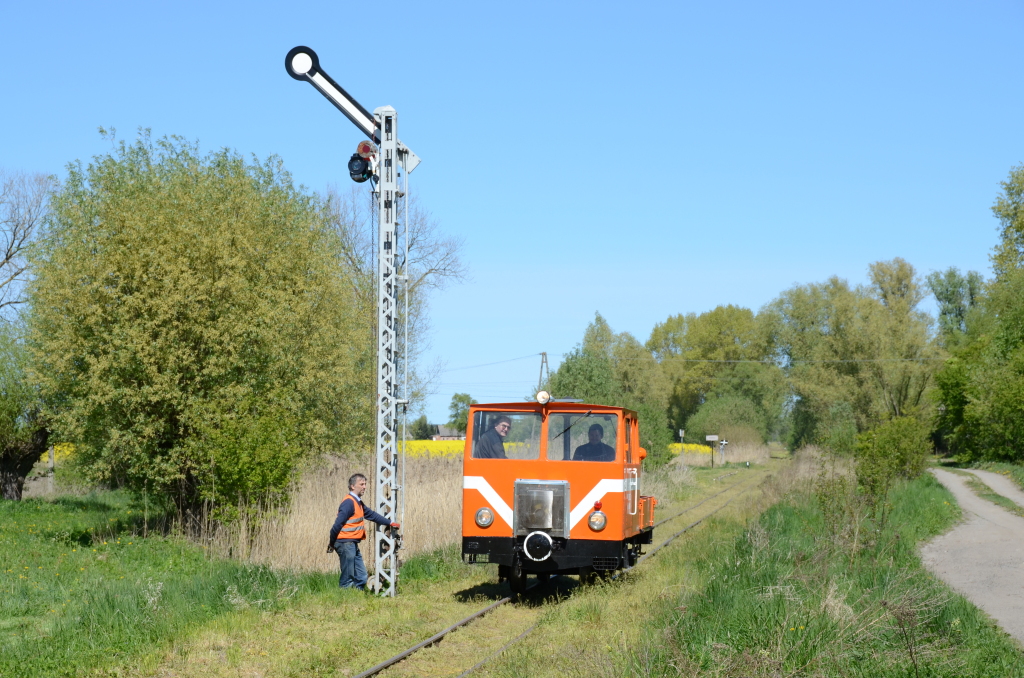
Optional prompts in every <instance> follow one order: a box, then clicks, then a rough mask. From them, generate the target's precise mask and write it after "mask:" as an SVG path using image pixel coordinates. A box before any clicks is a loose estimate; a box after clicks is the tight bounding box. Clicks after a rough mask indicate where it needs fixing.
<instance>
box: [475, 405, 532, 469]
mask: <svg viewBox="0 0 1024 678" xmlns="http://www.w3.org/2000/svg"><path fill="white" fill-rule="evenodd" d="M539 458H540V414H538V413H536V412H479V411H478V412H476V413H475V414H474V416H473V459H539Z"/></svg>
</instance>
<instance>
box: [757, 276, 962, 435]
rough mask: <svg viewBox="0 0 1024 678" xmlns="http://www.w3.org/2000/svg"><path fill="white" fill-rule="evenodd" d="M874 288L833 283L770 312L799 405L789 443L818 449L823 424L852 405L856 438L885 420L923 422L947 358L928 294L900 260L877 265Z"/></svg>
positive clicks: (790, 297) (790, 293)
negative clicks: (926, 303) (923, 305)
mask: <svg viewBox="0 0 1024 678" xmlns="http://www.w3.org/2000/svg"><path fill="white" fill-rule="evenodd" d="M869 273H870V277H871V282H872V284H871V285H870V286H866V287H857V288H852V287H850V285H849V284H848V283H847V282H846V281H845V280H841V279H839V278H836V277H833V278H830V279H829V280H828V281H826V282H824V283H814V284H810V285H801V286H797V287H794V288H792V289H790V290H787V291H786V292H784V293H783V294H782V295H781V296H780V297H779V298H778V299H777V300H776V301H774V302H772V304H771V305H770V306H769V307H768V309H766V311H765V312H766V313H771V314H773V315H774V316H775V318H776V320H775V321H774V327H775V328H776V329H775V332H776V345H777V346H778V350H779V354H780V357H781V359H782V362H783V364H786V365H787V372H788V376H789V379H790V382H791V384H792V387H793V391H794V393H795V396H796V400H795V402H794V405H793V410H792V415H793V427H792V430H791V437H790V440H789V444H790V446H791V447H799V446H800V445H803V444H806V443H812V442H817V441H818V439H819V432H818V431H817V429H818V426H819V423H820V422H821V421H823V420H824V419H825V418H826V417H827V416H828V413H829V411H830V410H831V408H832V407H833V406H834V405H836V404H837V403H847V404H848V405H849V407H850V409H851V410H852V412H853V420H854V421H855V422H856V426H857V430H858V431H865V430H868V429H869V428H872V427H873V426H875V425H877V424H878V423H880V422H882V421H886V420H887V419H890V418H894V417H901V416H910V415H914V416H926V414H925V413H926V411H927V408H928V406H929V404H930V402H931V401H930V400H929V399H928V396H927V394H928V393H929V389H930V388H931V387H932V386H933V383H934V382H933V375H934V373H935V371H936V370H937V369H938V367H939V366H940V364H941V359H942V357H943V356H944V354H943V352H942V350H941V349H940V348H939V347H938V346H937V344H936V343H935V341H934V338H933V336H932V331H931V326H932V320H931V318H930V317H929V316H928V315H927V314H926V313H924V312H923V311H921V310H919V309H918V305H919V304H920V302H921V300H922V298H923V294H924V293H923V289H922V287H921V284H920V282H919V281H918V279H917V276H916V273H915V271H914V269H913V267H912V266H911V265H910V264H909V263H907V262H906V261H904V260H903V259H899V258H897V259H893V260H891V261H884V262H876V263H874V264H872V265H871V266H870V268H869Z"/></svg>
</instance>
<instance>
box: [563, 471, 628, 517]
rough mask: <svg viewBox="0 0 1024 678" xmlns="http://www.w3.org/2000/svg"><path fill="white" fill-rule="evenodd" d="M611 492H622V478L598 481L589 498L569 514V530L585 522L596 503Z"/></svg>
mask: <svg viewBox="0 0 1024 678" xmlns="http://www.w3.org/2000/svg"><path fill="white" fill-rule="evenodd" d="M609 492H622V479H621V478H605V479H604V480H601V481H598V483H597V485H594V489H592V490H591V491H590V492H588V493H587V496H585V497H583V499H581V500H580V503H578V504H576V508H574V509H573V510H572V511H571V512H570V513H569V529H570V530H571V529H572V528H574V527H576V523H578V522H580V521H581V520H583V516H585V515H587V514H588V513H590V511H591V509H593V507H594V502H595V501H597V500H599V499H600V498H601V497H603V496H604V495H606V494H608V493H609Z"/></svg>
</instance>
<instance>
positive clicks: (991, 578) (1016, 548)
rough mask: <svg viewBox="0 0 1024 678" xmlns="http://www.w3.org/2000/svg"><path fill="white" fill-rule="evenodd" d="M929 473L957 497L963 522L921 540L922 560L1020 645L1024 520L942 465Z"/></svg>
mask: <svg viewBox="0 0 1024 678" xmlns="http://www.w3.org/2000/svg"><path fill="white" fill-rule="evenodd" d="M931 472H932V473H934V474H935V477H936V478H938V479H939V482H940V483H942V484H943V485H944V486H945V487H946V489H948V490H949V491H950V492H952V493H953V496H954V497H956V501H957V503H959V504H960V508H961V509H962V510H963V515H964V520H963V522H962V523H960V524H959V525H957V526H956V527H954V528H953V529H952V530H950V531H949V532H947V533H946V534H944V535H941V536H939V537H936V538H935V539H933V540H931V541H930V542H928V543H927V544H925V545H924V546H923V547H922V548H921V560H922V562H923V563H924V565H925V567H927V568H928V570H929V571H931V572H932V574H934V575H935V576H936V577H938V578H939V579H941V580H942V581H944V582H946V583H947V584H949V586H951V587H952V588H954V589H955V590H956V591H957V592H959V593H961V594H963V595H964V596H965V597H966V598H967V599H968V600H970V601H971V602H972V603H974V604H975V605H977V606H978V607H980V608H981V609H982V610H984V611H985V612H987V613H988V614H989V615H990V616H991V617H992V618H993V619H995V620H996V621H997V622H998V623H999V625H1000V626H1001V627H1002V628H1003V630H1004V631H1006V632H1007V633H1009V634H1010V635H1011V636H1013V637H1014V638H1015V639H1017V641H1018V642H1021V643H1024V518H1019V517H1017V516H1015V515H1013V514H1011V513H1009V512H1007V511H1005V510H1003V509H1002V508H1000V507H999V506H996V505H995V504H993V503H991V502H988V501H985V500H984V499H982V498H980V497H978V496H977V495H976V494H974V492H972V491H971V490H970V489H969V488H968V487H967V485H966V479H965V478H964V477H963V476H958V475H957V474H955V473H950V472H949V471H943V470H941V469H932V470H931ZM974 473H975V475H978V472H974ZM989 475H993V476H996V477H997V478H1001V479H1003V480H1006V479H1005V478H1002V476H999V475H998V474H995V473H991V474H989ZM979 477H982V479H983V480H986V479H985V478H984V477H983V476H979ZM986 482H987V480H986ZM1007 482H1010V481H1008V480H1007ZM989 486H990V487H992V485H989ZM992 489H993V490H996V488H995V487H993V488H992ZM996 491H997V492H999V494H1003V492H1002V491H1001V490H996ZM1018 492H1019V490H1018Z"/></svg>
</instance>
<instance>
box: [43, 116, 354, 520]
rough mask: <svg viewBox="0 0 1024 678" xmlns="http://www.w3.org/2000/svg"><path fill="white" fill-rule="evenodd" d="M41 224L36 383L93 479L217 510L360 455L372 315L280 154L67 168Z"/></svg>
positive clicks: (179, 149) (138, 145)
mask: <svg viewBox="0 0 1024 678" xmlns="http://www.w3.org/2000/svg"><path fill="white" fill-rule="evenodd" d="M49 226H50V232H51V237H50V239H49V240H48V242H47V243H46V246H45V247H44V248H42V249H41V251H40V252H39V254H38V258H37V272H38V277H37V279H36V280H35V282H34V283H33V285H32V288H31V293H32V302H33V305H32V313H31V317H30V331H31V344H32V348H33V360H32V368H31V374H32V377H33V379H34V383H35V384H36V385H37V387H38V388H39V390H40V393H41V395H42V397H43V398H44V401H45V403H46V411H47V412H48V414H49V417H50V420H51V421H52V425H53V430H54V433H55V434H56V436H57V437H58V438H59V439H61V440H65V441H70V442H74V443H75V445H76V452H77V454H78V457H79V461H80V463H81V467H82V469H83V471H84V472H85V473H86V474H87V476H88V477H89V478H91V479H92V480H95V481H105V482H108V483H114V484H120V485H124V486H127V487H128V488H130V489H132V490H135V491H139V492H142V491H148V492H149V494H150V496H153V495H155V494H156V495H161V494H162V495H163V496H166V497H169V498H170V499H171V500H172V501H173V502H174V504H175V505H176V506H177V508H178V509H179V511H188V510H192V509H195V508H196V507H197V506H198V504H199V503H200V502H202V501H210V502H212V503H213V504H214V505H215V506H219V507H221V508H223V509H225V510H228V507H234V506H238V505H240V504H241V503H243V502H246V501H249V500H253V501H255V500H261V501H274V500H275V499H279V498H281V497H283V496H284V493H285V491H286V488H287V487H288V486H289V484H290V483H291V481H292V479H293V478H294V477H295V474H296V473H297V472H298V470H299V469H300V468H301V466H302V464H303V462H304V460H306V459H308V458H310V456H311V455H315V454H318V453H322V452H324V451H327V450H339V448H343V447H352V448H356V447H360V446H367V445H369V444H370V440H371V437H372V433H370V432H371V431H372V429H373V426H372V407H373V404H372V402H371V395H372V393H373V387H372V383H373V368H372V365H373V359H372V355H371V354H370V351H371V350H372V343H371V342H369V341H367V336H368V331H367V329H366V328H368V327H370V326H371V322H372V318H373V314H372V307H369V306H368V305H367V304H366V303H365V301H364V300H363V299H362V298H361V297H360V296H359V295H358V294H355V293H354V292H353V289H354V285H353V276H352V271H351V269H350V268H349V267H347V266H346V265H345V258H344V256H343V251H342V243H341V242H340V241H339V238H338V237H337V234H336V232H335V231H334V230H333V229H332V228H331V225H330V224H329V215H327V214H326V210H325V208H324V205H323V204H322V203H321V202H320V201H319V200H318V199H317V198H315V197H310V196H308V195H305V194H303V193H301V192H299V191H298V190H296V189H295V188H294V187H293V185H292V183H291V178H290V176H289V175H288V173H287V172H286V171H285V170H284V168H283V167H282V165H281V163H280V161H279V160H277V159H275V158H271V159H269V160H267V161H266V162H257V161H255V160H253V161H251V162H247V161H246V160H245V159H244V158H242V157H241V156H239V155H238V154H236V153H234V152H232V151H229V150H221V151H217V152H214V153H210V154H208V155H205V156H203V155H200V153H199V150H198V147H197V145H195V144H191V143H187V142H185V141H184V140H182V139H180V138H177V137H172V138H164V139H160V140H158V141H155V142H154V141H152V140H151V138H150V137H149V134H148V133H147V132H143V133H141V134H140V136H139V138H138V140H137V141H136V142H134V143H132V144H126V143H125V142H120V143H118V144H116V146H115V150H114V151H113V152H112V153H111V154H108V155H104V156H98V157H96V158H94V160H93V162H92V163H90V164H89V165H88V166H83V165H82V163H80V162H79V163H75V164H72V165H70V166H69V168H68V178H67V180H66V181H65V183H64V184H63V185H62V186H61V187H60V189H59V190H58V191H57V192H56V193H55V195H54V196H53V200H52V213H51V219H50V224H49Z"/></svg>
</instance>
